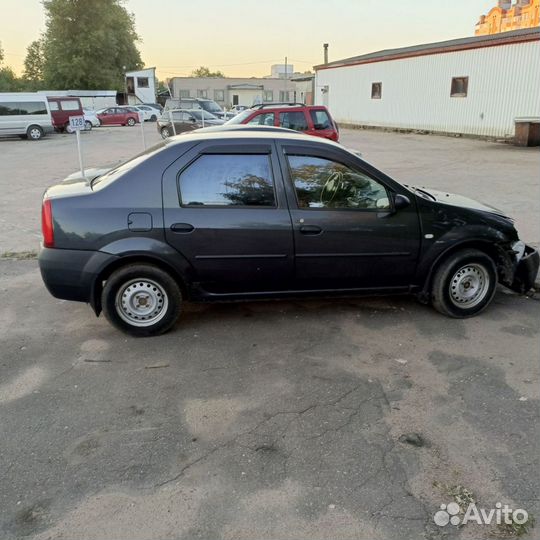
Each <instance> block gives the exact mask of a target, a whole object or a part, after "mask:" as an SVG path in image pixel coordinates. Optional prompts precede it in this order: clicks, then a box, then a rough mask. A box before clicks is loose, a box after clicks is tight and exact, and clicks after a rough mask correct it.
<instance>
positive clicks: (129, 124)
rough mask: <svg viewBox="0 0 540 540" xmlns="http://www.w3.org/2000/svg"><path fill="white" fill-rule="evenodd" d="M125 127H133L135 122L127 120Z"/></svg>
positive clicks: (131, 119)
mask: <svg viewBox="0 0 540 540" xmlns="http://www.w3.org/2000/svg"><path fill="white" fill-rule="evenodd" d="M127 125H128V126H134V125H135V120H134V119H133V118H128V120H127Z"/></svg>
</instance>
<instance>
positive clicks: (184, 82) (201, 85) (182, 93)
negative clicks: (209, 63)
mask: <svg viewBox="0 0 540 540" xmlns="http://www.w3.org/2000/svg"><path fill="white" fill-rule="evenodd" d="M169 86H170V88H171V92H172V95H173V97H175V98H179V97H192V98H196V97H207V98H208V99H213V100H214V101H216V102H217V103H219V104H220V105H221V106H222V107H226V108H230V107H231V106H232V103H233V97H232V96H233V95H234V94H236V95H238V96H239V105H246V106H251V105H253V104H254V103H263V102H272V101H274V102H276V101H280V100H284V101H292V100H293V99H294V89H295V86H294V83H293V82H292V81H290V80H285V79H266V78H255V77H253V78H232V77H220V78H214V77H173V78H172V79H171V80H170V81H169ZM234 87H237V88H234ZM238 87H240V88H238ZM270 92H271V94H269V93H270ZM283 92H288V93H289V96H288V99H287V98H286V96H284V95H283ZM187 93H189V96H188V95H187ZM265 97H266V98H270V97H271V99H265ZM221 98H223V99H221Z"/></svg>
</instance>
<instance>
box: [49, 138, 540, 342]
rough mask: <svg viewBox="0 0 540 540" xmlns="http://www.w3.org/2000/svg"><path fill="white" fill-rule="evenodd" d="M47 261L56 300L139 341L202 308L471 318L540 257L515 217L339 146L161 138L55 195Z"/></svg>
mask: <svg viewBox="0 0 540 540" xmlns="http://www.w3.org/2000/svg"><path fill="white" fill-rule="evenodd" d="M42 230H43V243H42V248H41V250H40V254H39V265H40V269H41V274H42V277H43V280H44V282H45V285H46V286H47V288H48V290H49V291H50V292H51V294H52V295H53V296H55V297H57V298H62V299H66V300H76V301H81V302H88V303H89V304H90V305H91V306H92V308H93V309H94V311H95V313H96V315H99V314H100V312H101V311H102V310H103V312H104V313H105V316H106V317H107V319H108V320H109V321H110V322H111V323H112V324H113V325H114V326H116V327H117V328H119V329H121V330H123V331H125V332H127V333H130V334H133V335H135V336H148V335H153V334H159V333H162V332H165V331H166V330H168V329H170V328H171V327H172V326H173V325H174V324H175V321H176V320H177V318H178V316H179V313H180V311H181V309H182V305H183V303H184V302H186V301H195V300H204V301H211V300H238V299H254V298H268V297H271V298H276V297H283V296H291V295H304V294H315V293H321V294H324V295H329V294H331V293H336V294H341V295H342V294H348V295H350V294H353V293H363V294H374V293H375V294H381V293H413V294H416V295H417V296H418V297H419V298H420V299H421V300H422V301H424V302H431V303H432V304H433V306H434V307H435V308H436V309H437V310H438V311H440V312H441V313H443V314H445V315H448V316H450V317H456V318H464V317H470V316H473V315H476V314H478V313H480V312H481V311H482V310H484V309H485V308H486V307H487V306H488V304H489V303H490V302H491V300H492V298H493V296H494V294H495V290H496V286H497V283H501V284H502V285H504V286H506V287H509V288H511V289H512V290H515V291H517V292H521V293H523V292H526V291H527V290H529V289H530V287H531V286H532V285H533V282H534V279H535V276H536V273H537V271H538V266H539V263H540V257H539V255H538V252H537V251H536V250H535V249H533V248H532V247H530V246H527V245H526V244H525V243H524V242H522V241H521V240H520V239H519V236H518V233H517V231H516V229H515V228H514V223H513V221H512V219H510V218H509V217H507V216H505V215H504V214H503V213H501V212H500V211H498V210H496V209H494V208H492V207H490V206H487V205H484V204H481V203H478V202H475V201H473V200H471V199H468V198H465V197H461V196H457V195H451V194H448V193H440V192H436V191H432V190H430V189H424V188H422V189H420V188H415V187H410V186H405V185H402V184H400V183H398V182H396V181H395V180H393V179H391V178H390V177H389V176H387V175H386V174H384V173H382V172H380V171H379V170H377V169H375V168H374V167H373V166H371V165H369V164H368V163H367V162H365V161H363V160H362V159H361V158H359V157H358V156H357V155H355V154H353V153H351V152H349V151H347V150H346V149H345V148H343V147H342V146H340V145H338V144H335V143H333V142H330V141H324V140H322V139H317V138H315V137H307V136H304V135H300V134H289V133H281V132H277V131H271V132H268V133H263V132H260V131H230V132H221V133H201V134H188V135H185V136H184V137H176V138H173V139H167V140H165V141H162V142H161V143H160V144H158V145H156V146H154V147H152V148H150V149H148V150H147V151H145V152H143V153H142V154H139V155H138V156H136V157H134V158H133V159H131V160H130V161H128V162H126V163H124V164H122V165H120V166H118V167H116V168H114V169H111V170H109V172H106V173H104V174H101V171H94V173H93V174H90V173H89V174H88V175H87V178H86V179H85V178H82V177H80V176H79V181H78V182H77V177H76V176H75V175H74V176H72V177H71V178H70V179H69V180H68V181H67V182H66V183H61V184H58V185H55V186H53V187H50V188H49V189H48V190H47V191H46V192H45V195H44V197H43V205H42Z"/></svg>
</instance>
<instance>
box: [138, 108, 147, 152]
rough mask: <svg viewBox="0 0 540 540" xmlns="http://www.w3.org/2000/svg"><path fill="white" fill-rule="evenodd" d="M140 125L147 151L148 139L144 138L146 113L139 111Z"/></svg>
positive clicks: (144, 146)
mask: <svg viewBox="0 0 540 540" xmlns="http://www.w3.org/2000/svg"><path fill="white" fill-rule="evenodd" d="M139 123H140V124H141V133H142V144H143V148H144V149H145V150H146V139H145V138H144V113H143V112H142V111H139Z"/></svg>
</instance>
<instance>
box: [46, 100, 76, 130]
mask: <svg viewBox="0 0 540 540" xmlns="http://www.w3.org/2000/svg"><path fill="white" fill-rule="evenodd" d="M47 100H48V101H49V107H50V109H51V114H52V121H53V126H54V129H55V131H58V132H59V133H62V132H64V131H67V132H68V133H71V132H72V129H71V127H70V125H69V117H70V116H84V111H83V106H82V104H81V100H80V99H79V98H78V97H68V96H61V97H53V96H47Z"/></svg>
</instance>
